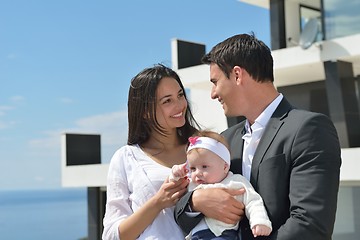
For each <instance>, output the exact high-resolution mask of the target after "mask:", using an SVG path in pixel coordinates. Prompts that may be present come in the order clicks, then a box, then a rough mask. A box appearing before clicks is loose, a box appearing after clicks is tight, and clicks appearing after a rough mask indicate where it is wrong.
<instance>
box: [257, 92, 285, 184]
mask: <svg viewBox="0 0 360 240" xmlns="http://www.w3.org/2000/svg"><path fill="white" fill-rule="evenodd" d="M291 108H292V107H291V105H290V104H289V102H288V101H287V100H286V99H285V98H283V100H282V101H281V102H280V104H279V106H278V107H277V108H276V109H275V112H274V113H273V115H272V116H271V118H270V120H269V122H268V124H267V126H266V128H265V130H264V133H263V135H262V137H261V139H260V142H259V145H258V147H257V148H256V151H255V154H254V158H253V161H252V166H251V176H250V182H251V184H252V185H253V186H256V185H257V181H258V174H259V165H260V163H261V162H262V161H263V159H264V156H265V154H266V151H267V150H268V149H269V147H270V146H271V144H272V142H273V140H274V138H275V136H276V135H277V133H278V132H279V130H280V128H281V126H282V125H283V123H284V120H285V119H286V116H287V114H288V112H289V111H290V109H291Z"/></svg>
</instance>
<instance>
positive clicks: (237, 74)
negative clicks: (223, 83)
mask: <svg viewBox="0 0 360 240" xmlns="http://www.w3.org/2000/svg"><path fill="white" fill-rule="evenodd" d="M233 73H234V76H235V81H236V82H237V83H238V84H239V83H240V81H241V79H242V74H243V69H242V68H241V67H239V66H235V67H234V68H233Z"/></svg>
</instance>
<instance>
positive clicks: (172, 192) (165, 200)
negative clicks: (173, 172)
mask: <svg viewBox="0 0 360 240" xmlns="http://www.w3.org/2000/svg"><path fill="white" fill-rule="evenodd" d="M188 184H189V180H188V179H187V178H180V179H179V180H178V181H169V178H166V180H165V181H164V183H163V184H162V185H161V187H160V189H159V191H158V192H157V193H156V195H155V196H154V200H155V201H156V206H158V207H160V208H161V210H162V209H164V208H168V207H172V206H174V205H175V204H176V203H177V202H178V201H179V199H180V198H181V197H182V196H183V195H184V194H185V193H186V192H187V185H188Z"/></svg>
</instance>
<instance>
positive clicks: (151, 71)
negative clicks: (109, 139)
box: [127, 64, 199, 144]
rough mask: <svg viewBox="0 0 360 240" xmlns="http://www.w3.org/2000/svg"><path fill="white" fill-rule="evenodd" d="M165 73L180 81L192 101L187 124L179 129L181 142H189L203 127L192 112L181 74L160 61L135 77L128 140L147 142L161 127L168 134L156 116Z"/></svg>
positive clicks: (131, 90) (187, 114)
mask: <svg viewBox="0 0 360 240" xmlns="http://www.w3.org/2000/svg"><path fill="white" fill-rule="evenodd" d="M165 77H170V78H173V79H175V80H176V81H177V82H178V83H179V85H180V87H181V89H182V90H183V92H184V96H185V99H186V101H187V104H188V107H187V109H186V113H185V124H184V126H182V127H180V128H178V129H177V130H178V131H177V134H178V137H179V139H180V141H181V143H186V142H187V139H188V137H190V136H191V135H192V134H193V133H195V132H196V131H197V129H199V125H198V123H197V122H196V121H195V119H194V117H193V115H192V113H191V109H190V105H189V102H188V100H187V97H186V93H185V89H184V86H183V84H182V82H181V80H180V77H179V76H178V75H177V73H176V72H175V71H173V70H172V69H170V68H168V67H166V66H164V65H162V64H157V65H155V66H154V67H151V68H146V69H144V70H143V71H141V72H140V73H138V74H137V75H136V76H135V77H134V78H133V79H132V80H131V84H130V88H129V98H128V124H129V131H128V141H127V143H128V144H142V143H144V142H146V141H147V140H148V139H149V137H150V133H151V131H157V132H159V133H160V134H163V135H166V134H167V133H166V132H165V130H164V129H163V128H162V127H161V126H160V125H159V123H158V121H157V119H156V89H157V87H158V85H159V82H160V80H161V79H163V78H165Z"/></svg>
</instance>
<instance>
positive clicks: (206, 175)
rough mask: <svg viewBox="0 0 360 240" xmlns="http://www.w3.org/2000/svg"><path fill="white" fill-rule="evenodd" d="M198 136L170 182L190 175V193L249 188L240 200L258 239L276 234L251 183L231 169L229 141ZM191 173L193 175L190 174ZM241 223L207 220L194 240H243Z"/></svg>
mask: <svg viewBox="0 0 360 240" xmlns="http://www.w3.org/2000/svg"><path fill="white" fill-rule="evenodd" d="M197 135H198V136H194V137H190V138H189V142H190V145H189V147H188V149H187V162H186V163H184V164H181V165H174V166H173V168H172V172H171V175H170V179H171V180H174V181H177V180H179V179H180V178H183V177H186V176H187V174H188V173H189V174H190V176H191V178H190V179H191V181H190V183H189V187H188V189H189V190H190V191H191V190H194V189H199V188H202V189H204V188H224V187H225V188H232V189H240V188H245V190H246V191H245V193H244V194H243V195H240V196H236V199H237V200H239V201H242V202H243V203H244V205H245V214H246V216H247V218H248V219H249V223H250V226H251V229H252V232H253V235H254V237H256V236H268V235H269V234H270V233H271V231H272V226H271V222H270V220H269V217H268V215H267V212H266V209H265V207H264V203H263V200H262V198H261V196H260V195H259V194H258V193H257V192H256V191H255V190H254V188H253V187H252V186H251V184H250V182H249V181H248V180H247V179H246V178H245V177H243V176H242V175H239V174H233V173H232V172H231V171H229V169H230V152H229V149H228V147H227V143H226V140H225V139H224V138H223V136H221V135H220V134H218V133H215V132H212V131H201V132H198V134H197ZM189 171H190V172H189ZM238 227H239V223H237V224H235V225H231V224H226V223H223V222H220V221H218V220H215V219H212V218H208V217H205V218H204V220H203V221H201V222H200V223H199V224H198V225H197V226H196V227H195V228H194V229H193V230H192V232H191V239H212V238H215V237H223V238H216V239H239V237H238V231H237V229H238ZM229 237H230V238H229Z"/></svg>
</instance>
